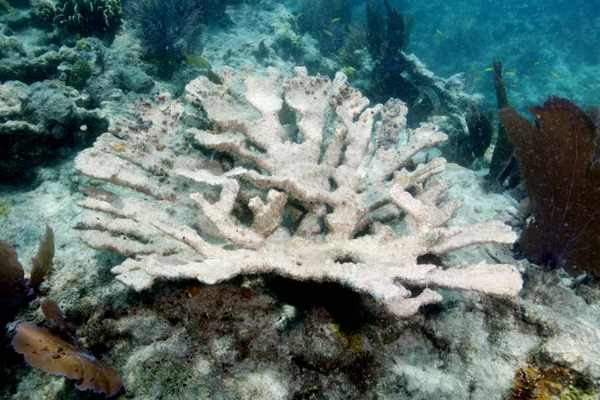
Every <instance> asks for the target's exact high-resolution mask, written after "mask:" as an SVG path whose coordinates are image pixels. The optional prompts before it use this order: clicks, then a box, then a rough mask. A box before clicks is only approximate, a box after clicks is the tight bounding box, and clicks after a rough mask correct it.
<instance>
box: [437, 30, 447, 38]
mask: <svg viewBox="0 0 600 400" xmlns="http://www.w3.org/2000/svg"><path fill="white" fill-rule="evenodd" d="M435 33H437V34H438V35H439V36H441V37H444V36H445V35H444V32H442V31H440V30H439V29H436V30H435Z"/></svg>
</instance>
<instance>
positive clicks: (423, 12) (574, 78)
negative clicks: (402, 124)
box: [395, 0, 600, 107]
mask: <svg viewBox="0 0 600 400" xmlns="http://www.w3.org/2000/svg"><path fill="white" fill-rule="evenodd" d="M395 4H396V5H397V6H398V7H399V8H400V9H403V10H406V12H407V13H411V14H413V15H414V16H415V20H416V22H415V25H414V32H413V35H412V38H413V39H411V44H410V47H409V51H412V52H414V53H415V54H417V55H418V56H419V57H420V58H422V59H423V60H424V61H425V62H426V63H427V64H428V65H429V66H430V67H431V68H432V70H434V71H436V73H439V74H442V75H445V76H447V75H450V74H453V73H466V75H467V78H466V79H467V85H468V87H469V89H470V90H473V91H482V92H483V93H485V94H486V98H490V97H493V96H492V90H491V85H490V84H489V82H490V79H489V74H486V69H487V68H489V67H490V66H491V60H493V59H496V58H497V59H500V60H502V61H503V63H504V66H505V70H506V71H508V72H509V74H507V76H506V79H507V84H508V88H509V93H510V94H509V97H510V98H511V100H512V101H513V103H515V104H516V105H518V106H520V107H521V106H523V105H532V104H537V103H540V102H541V101H543V100H544V99H545V98H546V97H547V96H549V95H552V94H553V95H559V96H563V97H567V98H570V99H572V100H574V101H576V102H577V103H578V104H580V105H582V106H588V105H591V104H596V103H598V101H599V98H598V92H599V89H600V88H599V87H598V80H597V79H596V78H595V75H596V74H597V68H598V64H599V63H600V3H599V2H598V1H586V0H577V1H566V0H554V1H535V0H534V1H511V0H507V1H453V2H447V1H436V0H434V1H426V2H425V1H396V2H395Z"/></svg>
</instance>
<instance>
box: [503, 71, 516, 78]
mask: <svg viewBox="0 0 600 400" xmlns="http://www.w3.org/2000/svg"><path fill="white" fill-rule="evenodd" d="M504 75H505V76H510V77H514V76H517V73H516V72H514V71H506V72H505V73H504Z"/></svg>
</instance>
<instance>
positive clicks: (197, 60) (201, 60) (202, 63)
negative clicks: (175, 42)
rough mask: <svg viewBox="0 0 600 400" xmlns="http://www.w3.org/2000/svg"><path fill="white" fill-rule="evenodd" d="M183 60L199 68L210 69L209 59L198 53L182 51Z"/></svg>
mask: <svg viewBox="0 0 600 400" xmlns="http://www.w3.org/2000/svg"><path fill="white" fill-rule="evenodd" d="M182 54H183V57H184V58H185V61H187V62H188V63H190V64H192V65H194V66H196V67H198V68H201V69H210V68H211V67H210V61H208V60H207V59H206V58H205V57H202V56H201V55H199V54H192V53H188V52H187V51H185V50H184V51H183V52H182Z"/></svg>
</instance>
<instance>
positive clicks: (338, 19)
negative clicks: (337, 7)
mask: <svg viewBox="0 0 600 400" xmlns="http://www.w3.org/2000/svg"><path fill="white" fill-rule="evenodd" d="M341 20H342V19H341V18H340V17H337V18H334V19H332V20H331V22H340V21H341Z"/></svg>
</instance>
